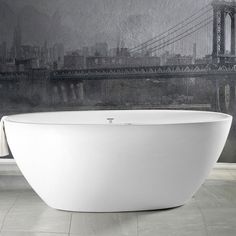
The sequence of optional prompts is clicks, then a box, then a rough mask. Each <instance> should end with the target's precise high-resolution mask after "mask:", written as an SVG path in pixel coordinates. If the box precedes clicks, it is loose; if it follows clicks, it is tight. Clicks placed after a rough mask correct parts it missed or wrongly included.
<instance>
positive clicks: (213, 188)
mask: <svg viewBox="0 0 236 236" xmlns="http://www.w3.org/2000/svg"><path fill="white" fill-rule="evenodd" d="M194 198H195V200H196V203H197V205H198V206H199V207H200V208H203V209H205V208H216V207H217V208H218V207H219V208H220V207H223V208H224V207H236V181H228V182H226V183H225V181H223V182H222V181H217V182H216V181H211V182H210V183H209V181H208V183H206V184H204V185H203V186H202V187H201V188H200V189H199V190H198V192H197V193H196V194H195V196H194Z"/></svg>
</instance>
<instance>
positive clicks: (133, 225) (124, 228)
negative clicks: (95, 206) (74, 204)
mask: <svg viewBox="0 0 236 236" xmlns="http://www.w3.org/2000/svg"><path fill="white" fill-rule="evenodd" d="M70 233H71V234H77V235H78V236H87V235H91V236H92V235H93V236H95V235H96V236H106V235H112V236H123V235H126V236H127V235H129V236H134V235H137V215H136V214H135V213H73V215H72V222H71V231H70Z"/></svg>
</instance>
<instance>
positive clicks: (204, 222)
mask: <svg viewBox="0 0 236 236" xmlns="http://www.w3.org/2000/svg"><path fill="white" fill-rule="evenodd" d="M194 199H195V197H194ZM195 203H196V206H197V209H198V210H199V212H200V214H201V216H202V221H203V224H204V229H205V232H206V235H207V236H209V233H208V230H207V223H206V218H205V216H204V214H203V212H202V209H201V207H200V206H199V205H198V202H197V201H195Z"/></svg>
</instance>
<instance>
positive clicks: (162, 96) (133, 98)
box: [0, 0, 236, 162]
mask: <svg viewBox="0 0 236 236" xmlns="http://www.w3.org/2000/svg"><path fill="white" fill-rule="evenodd" d="M235 9H236V3H235V2H233V1H221V0H219V1H211V0H198V1H196V0H166V1H164V0H99V1H96V0H0V113H1V114H0V115H1V116H2V115H9V114H15V113H26V112H38V111H55V110H91V109H191V110H207V111H219V112H225V113H229V114H232V115H234V114H235V112H236V110H235V101H236V100H235V99H236V98H235V94H236V90H235V89H236V83H235V80H236V52H235V48H236V46H235V34H236V32H235ZM235 127H236V126H235V123H234V124H233V127H232V130H231V133H230V137H229V140H228V141H227V144H226V147H225V150H224V152H223V154H222V156H221V158H220V161H223V162H224V161H225V162H236V156H235V153H236V145H235V144H236V130H235Z"/></svg>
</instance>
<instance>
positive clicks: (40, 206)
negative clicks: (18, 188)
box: [3, 191, 71, 233]
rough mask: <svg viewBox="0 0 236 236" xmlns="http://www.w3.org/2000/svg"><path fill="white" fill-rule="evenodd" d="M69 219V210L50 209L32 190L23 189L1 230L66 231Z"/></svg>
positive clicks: (67, 230)
mask: <svg viewBox="0 0 236 236" xmlns="http://www.w3.org/2000/svg"><path fill="white" fill-rule="evenodd" d="M70 219H71V213H70V212H63V211H58V210H55V209H52V208H50V207H48V206H47V205H46V204H45V203H44V202H43V201H42V200H41V199H40V198H39V197H38V196H37V195H36V194H35V193H34V192H33V191H25V192H24V193H22V194H21V195H20V196H19V198H18V199H17V201H16V202H15V205H14V206H13V208H12V209H11V210H10V211H9V213H8V215H7V217H6V219H5V222H4V225H3V231H31V232H55V233H68V232H69V226H70Z"/></svg>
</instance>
